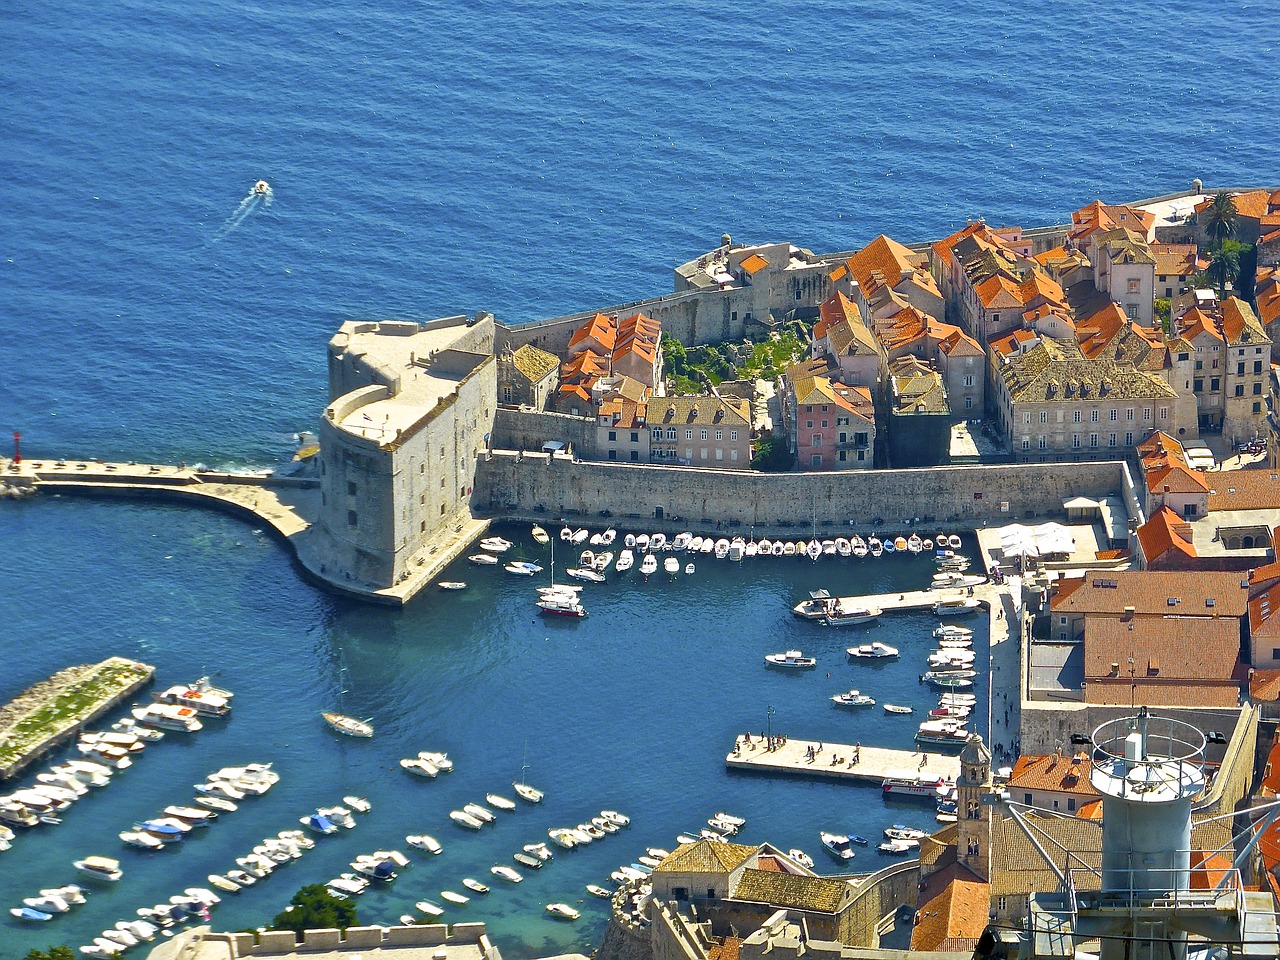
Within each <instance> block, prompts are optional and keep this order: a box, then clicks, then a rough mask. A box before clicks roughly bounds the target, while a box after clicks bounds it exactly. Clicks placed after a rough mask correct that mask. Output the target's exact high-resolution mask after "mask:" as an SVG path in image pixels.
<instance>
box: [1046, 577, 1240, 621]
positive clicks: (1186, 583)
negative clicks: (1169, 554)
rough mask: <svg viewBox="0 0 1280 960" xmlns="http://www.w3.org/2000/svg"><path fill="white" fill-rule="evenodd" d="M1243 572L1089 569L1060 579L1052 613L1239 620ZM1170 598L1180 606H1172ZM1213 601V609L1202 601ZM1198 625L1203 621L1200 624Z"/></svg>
mask: <svg viewBox="0 0 1280 960" xmlns="http://www.w3.org/2000/svg"><path fill="white" fill-rule="evenodd" d="M1242 580H1244V581H1245V587H1247V586H1248V581H1247V580H1245V576H1244V574H1243V573H1233V572H1231V571H1225V572H1223V571H1216V570H1214V571H1209V570H1197V571H1176V570H1160V571H1156V570H1090V571H1087V572H1086V573H1085V574H1084V576H1081V577H1070V578H1065V579H1062V580H1058V581H1057V584H1058V592H1057V594H1055V595H1054V597H1053V598H1052V599H1051V600H1050V601H1049V608H1050V609H1051V610H1053V612H1054V613H1078V614H1114V615H1116V616H1119V615H1120V614H1122V613H1124V608H1125V607H1134V608H1135V611H1136V613H1137V614H1138V615H1139V616H1156V617H1164V616H1166V615H1168V614H1170V613H1177V614H1178V615H1179V616H1182V617H1194V616H1198V617H1205V616H1218V617H1235V618H1239V617H1243V616H1244V615H1245V613H1246V606H1247V603H1248V599H1249V597H1248V591H1247V589H1245V588H1242V587H1241V586H1240V582H1241V581H1242ZM1170 597H1176V598H1178V600H1179V602H1178V603H1177V604H1175V605H1173V606H1170V605H1169V603H1168V602H1167V601H1168V599H1169V598H1170ZM1208 599H1212V600H1213V601H1214V603H1213V606H1212V607H1209V606H1207V605H1206V604H1205V601H1206V600H1208ZM1197 622H1203V621H1202V620H1198V621H1197Z"/></svg>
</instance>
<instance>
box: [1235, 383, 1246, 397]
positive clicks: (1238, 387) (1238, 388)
mask: <svg viewBox="0 0 1280 960" xmlns="http://www.w3.org/2000/svg"><path fill="white" fill-rule="evenodd" d="M1236 396H1237V397H1243V396H1244V384H1243V383H1237V384H1236Z"/></svg>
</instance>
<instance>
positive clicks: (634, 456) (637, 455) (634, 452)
mask: <svg viewBox="0 0 1280 960" xmlns="http://www.w3.org/2000/svg"><path fill="white" fill-rule="evenodd" d="M631 459H632V460H639V459H640V451H639V450H632V451H631Z"/></svg>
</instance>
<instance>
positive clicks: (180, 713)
mask: <svg viewBox="0 0 1280 960" xmlns="http://www.w3.org/2000/svg"><path fill="white" fill-rule="evenodd" d="M131 712H132V714H133V718H134V719H135V720H137V721H138V722H139V723H149V724H151V725H152V726H153V727H160V728H162V729H164V730H177V731H179V732H181V733H195V732H196V731H198V730H201V729H203V728H204V724H202V723H201V722H200V718H199V717H198V716H197V715H196V712H195V710H193V709H192V708H191V707H179V706H174V705H173V704H168V703H153V704H151V705H150V706H148V707H135V708H134V709H133V710H132V711H131Z"/></svg>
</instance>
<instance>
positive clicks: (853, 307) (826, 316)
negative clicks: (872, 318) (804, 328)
mask: <svg viewBox="0 0 1280 960" xmlns="http://www.w3.org/2000/svg"><path fill="white" fill-rule="evenodd" d="M837 320H848V321H849V322H850V323H861V322H862V314H861V313H859V312H858V305H857V304H856V303H854V302H853V301H852V300H850V299H849V298H848V297H846V296H845V295H844V294H843V293H841V292H840V291H839V290H837V291H836V292H835V293H834V294H832V295H831V296H829V297H827V299H825V300H823V301H822V304H821V305H820V306H819V307H818V322H817V323H816V324H814V326H813V339H815V340H821V339H822V338H823V337H825V336H826V335H827V331H828V330H830V329H831V325H832V324H833V323H835V322H836V321H837Z"/></svg>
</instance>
